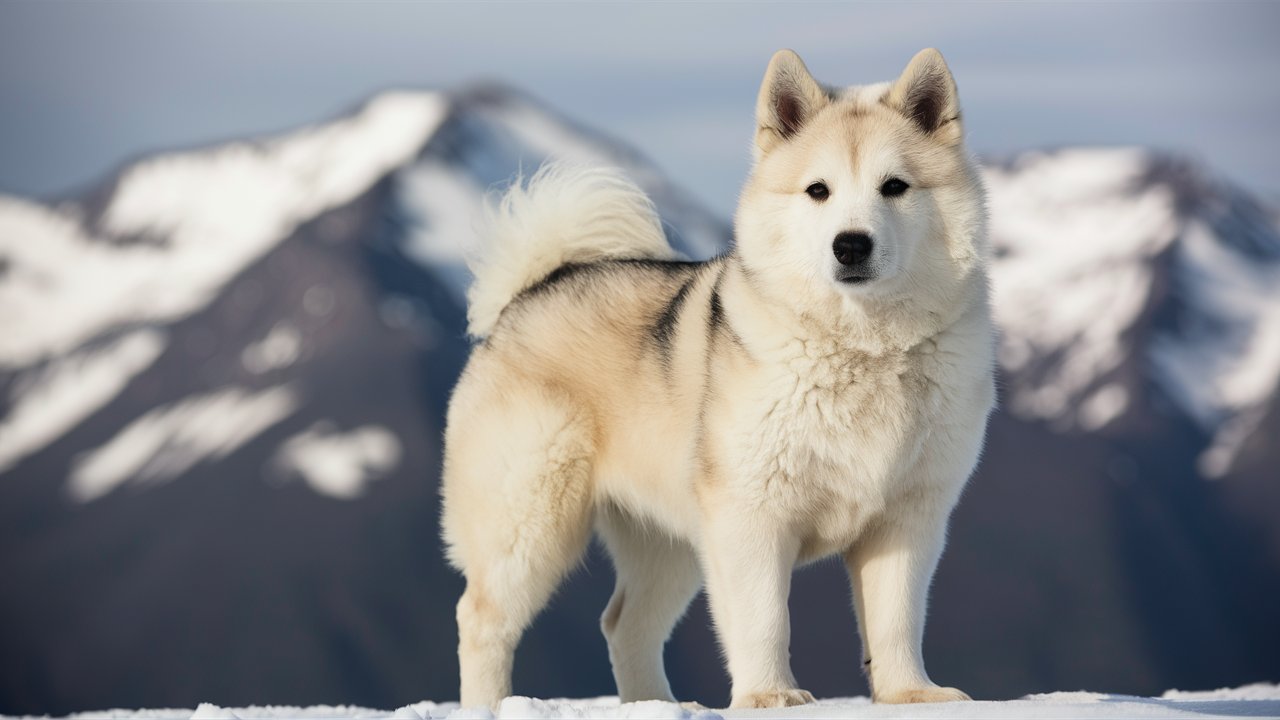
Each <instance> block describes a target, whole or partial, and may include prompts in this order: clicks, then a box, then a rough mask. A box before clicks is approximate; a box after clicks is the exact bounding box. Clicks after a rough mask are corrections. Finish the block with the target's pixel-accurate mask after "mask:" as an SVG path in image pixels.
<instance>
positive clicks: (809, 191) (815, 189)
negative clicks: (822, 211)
mask: <svg viewBox="0 0 1280 720" xmlns="http://www.w3.org/2000/svg"><path fill="white" fill-rule="evenodd" d="M804 194H805V195H808V196H809V197H811V198H813V199H814V200H817V201H818V202H822V201H823V200H826V199H827V197H828V196H830V195H831V191H830V190H828V189H827V185H826V183H820V182H816V183H814V184H812V185H810V186H809V187H807V188H805V189H804Z"/></svg>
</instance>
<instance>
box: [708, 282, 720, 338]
mask: <svg viewBox="0 0 1280 720" xmlns="http://www.w3.org/2000/svg"><path fill="white" fill-rule="evenodd" d="M723 278H724V270H723V269H722V270H721V271H720V274H719V275H717V276H716V284H715V285H713V286H712V287H711V310H710V311H709V312H708V313H707V335H708V336H709V337H714V336H715V334H716V332H717V331H718V330H720V328H721V327H722V326H723V325H724V304H723V303H721V302H720V281H721V280H722V279H723Z"/></svg>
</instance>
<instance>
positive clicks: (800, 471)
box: [721, 339, 946, 557]
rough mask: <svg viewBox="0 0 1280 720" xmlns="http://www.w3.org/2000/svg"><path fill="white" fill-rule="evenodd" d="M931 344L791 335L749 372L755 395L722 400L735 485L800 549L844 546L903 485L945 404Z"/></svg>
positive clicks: (812, 552)
mask: <svg viewBox="0 0 1280 720" xmlns="http://www.w3.org/2000/svg"><path fill="white" fill-rule="evenodd" d="M934 349H936V344H935V343H934V342H933V341H931V340H930V341H926V342H925V343H922V344H921V345H919V346H917V347H915V348H911V349H890V350H885V351H883V352H878V353H876V352H869V351H866V350H864V349H858V348H854V347H849V346H847V345H845V344H843V343H841V342H839V341H838V339H829V340H805V341H801V340H796V341H793V342H791V343H788V344H787V345H785V346H783V347H782V348H779V349H778V350H777V352H776V353H771V357H769V358H767V359H766V360H765V362H763V363H761V364H760V365H759V366H757V368H756V369H755V371H754V372H752V374H753V375H755V376H756V377H754V378H753V385H752V386H753V387H755V388H756V391H755V392H752V393H750V394H747V395H744V396H743V397H741V398H737V399H727V402H726V405H727V406H728V407H729V408H732V409H731V410H730V411H729V412H728V413H727V414H725V415H722V416H721V417H722V418H726V419H727V420H728V427H726V428H725V430H727V432H728V434H729V435H730V436H731V437H732V440H731V441H730V445H731V447H733V449H734V452H733V455H734V456H735V457H734V458H733V460H732V464H733V465H734V467H733V469H732V470H731V474H732V476H733V478H734V480H732V482H734V483H735V484H740V485H739V489H740V490H741V491H742V492H745V493H747V494H749V495H750V496H752V497H753V498H754V499H755V500H756V501H758V502H759V503H761V505H763V506H766V507H769V508H771V509H773V510H774V511H776V512H778V513H780V514H781V515H782V517H783V518H784V520H785V521H786V522H788V523H791V524H793V526H794V528H795V530H796V532H797V535H798V536H799V537H801V538H802V540H803V544H804V548H803V549H802V555H808V556H814V557H816V556H820V555H825V554H829V553H831V552H835V551H837V550H839V549H842V548H843V547H846V546H847V545H848V544H849V543H850V542H852V540H853V538H854V537H856V535H857V534H859V533H860V532H861V529H862V528H863V527H864V526H865V524H866V523H867V522H868V520H869V519H871V518H874V517H876V516H878V515H880V514H882V513H883V512H885V510H886V509H887V508H888V507H889V506H890V505H892V504H893V503H894V501H895V499H896V498H897V497H899V496H901V495H902V494H903V493H906V492H909V491H910V489H911V487H910V482H911V479H910V478H909V477H906V475H907V474H908V473H907V471H908V470H909V469H910V468H911V467H912V466H913V465H914V464H915V463H916V461H917V460H918V459H919V457H920V456H921V454H922V453H923V452H925V451H926V447H925V446H926V444H927V443H928V440H929V436H930V430H931V428H930V424H931V422H933V421H936V420H937V419H938V415H939V413H940V412H941V411H942V409H943V406H944V405H945V404H946V403H944V402H943V398H942V397H941V396H940V392H941V391H940V389H939V385H938V383H937V382H936V380H937V378H936V375H937V373H938V372H940V371H942V369H941V368H940V367H939V365H938V363H937V361H936V358H935V356H934V355H933V350H934Z"/></svg>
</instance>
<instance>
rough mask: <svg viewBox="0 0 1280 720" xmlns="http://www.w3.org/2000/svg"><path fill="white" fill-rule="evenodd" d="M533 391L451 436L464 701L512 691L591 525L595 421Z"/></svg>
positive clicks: (450, 532) (493, 699)
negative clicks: (518, 660)
mask: <svg viewBox="0 0 1280 720" xmlns="http://www.w3.org/2000/svg"><path fill="white" fill-rule="evenodd" d="M530 400H531V401H530ZM530 400H525V399H523V398H505V399H504V401H503V402H501V403H500V404H495V405H496V407H493V408H492V410H488V411H486V412H481V413H478V414H476V415H473V416H472V417H470V418H468V420H469V422H467V423H465V425H463V426H461V427H459V428H456V429H458V430H460V431H461V432H460V434H459V435H458V436H455V435H451V436H450V438H449V442H453V441H454V440H455V438H456V439H457V442H453V445H452V446H451V447H450V448H449V454H448V456H447V458H446V470H445V517H444V526H445V535H446V538H447V539H448V540H449V544H450V557H451V559H452V560H453V562H454V564H455V565H457V566H458V567H460V568H461V569H462V571H463V574H464V575H465V576H466V579H467V589H466V592H465V593H463V595H462V599H461V600H459V602H458V664H459V670H460V673H461V690H460V695H461V702H462V705H463V706H464V707H488V708H490V709H493V710H496V709H497V708H496V706H497V704H498V703H499V701H501V700H502V698H504V697H506V696H507V695H510V694H511V667H512V658H513V656H514V654H515V649H516V645H517V644H518V643H519V641H520V636H521V635H522V634H523V633H524V629H525V627H526V626H527V625H528V624H529V622H530V621H532V620H533V618H534V616H535V615H537V614H538V612H539V611H540V610H541V609H542V607H543V606H544V605H545V604H546V602H547V600H548V599H549V598H550V597H551V594H552V593H553V592H554V591H555V588H556V586H557V585H559V583H560V581H561V579H563V577H564V576H565V574H566V573H567V572H568V571H569V570H570V569H571V568H572V567H573V566H574V565H575V564H576V563H577V562H578V560H579V559H580V558H581V557H582V553H583V551H584V550H585V548H586V544H587V541H588V539H589V538H590V534H591V509H592V479H591V433H590V427H589V423H587V422H584V421H582V419H581V413H576V414H575V413H574V412H572V408H571V406H567V405H566V404H565V403H562V402H540V401H539V399H538V398H532V399H530ZM464 428H465V429H464ZM454 429H455V428H451V432H453V430H454ZM461 433H465V434H466V435H465V437H462V436H461Z"/></svg>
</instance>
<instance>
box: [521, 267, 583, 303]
mask: <svg viewBox="0 0 1280 720" xmlns="http://www.w3.org/2000/svg"><path fill="white" fill-rule="evenodd" d="M596 266H598V263H565V264H564V265H561V266H560V267H558V268H556V269H555V270H552V271H551V272H549V273H547V276H546V277H544V278H542V279H541V280H539V281H538V282H536V283H534V284H532V285H530V286H529V287H527V288H525V289H524V290H521V291H520V292H518V293H516V297H517V298H527V297H533V296H534V295H539V294H541V293H544V292H546V291H548V290H550V289H551V288H552V287H554V286H555V285H556V284H557V283H560V282H562V281H564V280H567V279H569V278H571V277H573V276H574V275H578V274H580V273H581V272H583V271H584V270H590V269H592V268H593V267H596Z"/></svg>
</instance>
